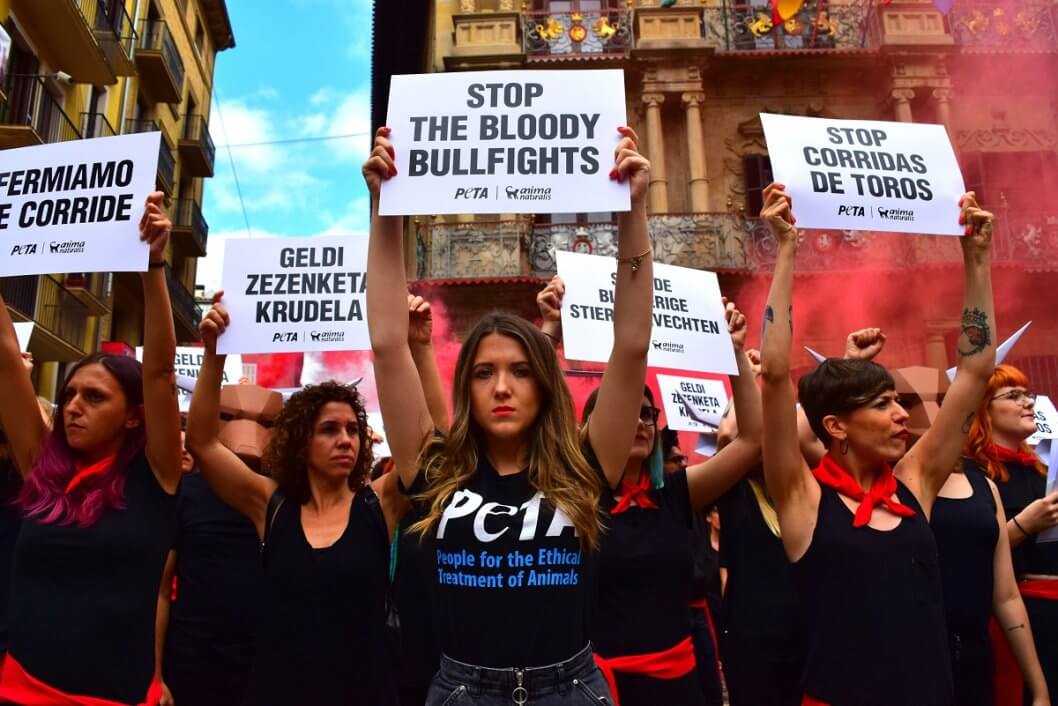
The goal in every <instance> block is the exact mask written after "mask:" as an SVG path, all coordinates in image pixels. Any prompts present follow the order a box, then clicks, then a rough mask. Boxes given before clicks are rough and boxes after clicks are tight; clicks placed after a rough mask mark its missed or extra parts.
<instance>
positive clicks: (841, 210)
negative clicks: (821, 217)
mask: <svg viewBox="0 0 1058 706" xmlns="http://www.w3.org/2000/svg"><path fill="white" fill-rule="evenodd" d="M838 215H839V216H855V217H858V218H863V217H864V216H866V215H867V213H866V212H865V210H864V208H863V206H838Z"/></svg>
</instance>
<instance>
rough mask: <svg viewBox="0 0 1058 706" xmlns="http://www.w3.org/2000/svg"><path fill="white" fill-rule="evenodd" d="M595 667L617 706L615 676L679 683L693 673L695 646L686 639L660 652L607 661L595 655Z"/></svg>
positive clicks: (614, 658)
mask: <svg viewBox="0 0 1058 706" xmlns="http://www.w3.org/2000/svg"><path fill="white" fill-rule="evenodd" d="M593 657H595V664H597V665H598V666H599V670H600V671H601V672H602V675H603V677H605V678H606V683H607V684H609V685H610V693H611V694H613V700H614V704H615V706H620V704H621V699H620V698H619V697H618V696H617V678H616V676H615V674H614V673H615V672H624V673H625V674H642V675H643V676H647V677H651V678H653V679H679V678H680V677H682V676H686V675H687V674H690V673H691V672H693V671H694V668H695V665H696V663H695V661H694V643H693V642H692V641H691V638H690V637H688V638H687V639H685V640H684V641H683V642H680V643H679V644H677V645H675V646H674V647H670V648H669V649H667V650H662V651H661V652H652V653H649V654H643V655H629V656H627V657H611V658H610V659H607V658H605V657H603V656H602V655H600V654H599V653H598V652H596V653H595V654H594V655H593Z"/></svg>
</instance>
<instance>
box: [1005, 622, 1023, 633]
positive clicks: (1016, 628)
mask: <svg viewBox="0 0 1058 706" xmlns="http://www.w3.org/2000/svg"><path fill="white" fill-rule="evenodd" d="M1018 629H1022V630H1024V629H1025V623H1018V624H1017V625H1011V626H1010V627H1009V628H1007V632H1014V631H1015V630H1018Z"/></svg>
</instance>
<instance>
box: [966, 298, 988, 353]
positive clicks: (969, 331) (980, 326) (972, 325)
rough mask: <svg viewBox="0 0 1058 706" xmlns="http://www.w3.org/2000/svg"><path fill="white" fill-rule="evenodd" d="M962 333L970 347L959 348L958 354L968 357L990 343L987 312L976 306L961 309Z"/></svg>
mask: <svg viewBox="0 0 1058 706" xmlns="http://www.w3.org/2000/svg"><path fill="white" fill-rule="evenodd" d="M962 335H964V336H966V340H967V341H969V343H970V347H969V348H968V349H966V350H963V349H962V348H960V349H959V355H962V356H967V357H969V356H971V355H975V354H977V353H980V352H981V351H983V350H984V349H985V347H987V346H988V345H990V344H991V343H992V329H991V328H990V327H989V325H988V314H986V313H985V312H983V311H981V310H980V309H978V308H977V307H974V308H973V309H963V312H962Z"/></svg>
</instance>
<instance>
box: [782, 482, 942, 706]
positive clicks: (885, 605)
mask: <svg viewBox="0 0 1058 706" xmlns="http://www.w3.org/2000/svg"><path fill="white" fill-rule="evenodd" d="M897 485H898V487H897V496H898V497H899V498H900V501H901V502H902V503H904V504H905V505H908V506H910V507H911V508H913V509H914V510H915V515H914V516H913V517H905V518H903V519H902V520H901V522H900V524H899V525H898V526H897V527H896V528H895V529H893V530H892V531H889V532H882V531H879V530H875V529H871V528H870V527H858V528H857V527H853V526H852V517H853V514H852V511H851V510H849V508H848V507H846V506H845V504H844V503H843V502H842V501H841V498H840V497H839V496H838V494H837V492H836V491H834V490H832V489H830V488H828V487H825V486H823V487H821V488H820V490H821V496H820V499H819V514H818V516H817V518H816V527H815V531H814V532H813V534H812V543H811V544H810V545H809V547H808V551H807V552H805V555H804V556H803V557H801V559H800V560H798V561H797V562H796V563H794V564H793V565H792V572H793V577H794V581H795V584H796V585H797V588H798V592H799V594H800V598H801V605H802V607H803V609H804V611H805V619H806V628H807V630H808V635H807V637H808V653H807V657H806V664H805V676H804V688H805V692H806V693H807V694H808V695H809V696H812V697H813V698H816V699H819V700H821V701H824V702H826V703H827V704H830V706H852V705H854V706H893V705H894V704H901V706H945V705H946V704H950V703H951V702H952V698H953V696H952V676H951V659H950V655H949V653H948V636H947V632H946V629H945V623H944V605H943V601H942V599H941V581H940V563H939V560H938V557H937V543H936V540H934V538H933V532H932V531H930V528H929V524H927V522H926V518H925V517H924V516H923V514H922V508H921V507H920V506H919V504H918V501H917V500H916V499H915V496H914V495H913V494H912V493H911V491H909V490H908V489H907V488H906V487H905V486H904V484H903V483H900V482H899V481H898V482H897Z"/></svg>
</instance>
